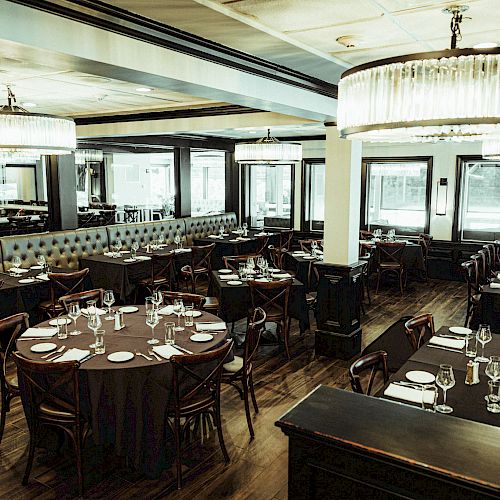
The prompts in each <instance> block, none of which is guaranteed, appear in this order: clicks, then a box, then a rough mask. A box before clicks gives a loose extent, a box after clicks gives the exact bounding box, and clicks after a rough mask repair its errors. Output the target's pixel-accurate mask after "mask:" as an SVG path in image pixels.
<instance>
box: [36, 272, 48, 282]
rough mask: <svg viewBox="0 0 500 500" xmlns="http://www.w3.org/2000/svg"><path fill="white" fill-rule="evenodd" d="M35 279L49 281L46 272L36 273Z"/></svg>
mask: <svg viewBox="0 0 500 500" xmlns="http://www.w3.org/2000/svg"><path fill="white" fill-rule="evenodd" d="M36 279H37V280H42V281H49V277H48V276H47V275H46V274H38V275H37V277H36Z"/></svg>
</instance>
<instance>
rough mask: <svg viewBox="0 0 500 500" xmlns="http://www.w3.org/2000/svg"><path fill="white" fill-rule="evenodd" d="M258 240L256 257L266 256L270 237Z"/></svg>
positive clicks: (258, 237)
mask: <svg viewBox="0 0 500 500" xmlns="http://www.w3.org/2000/svg"><path fill="white" fill-rule="evenodd" d="M256 239H257V250H256V251H255V254H256V255H262V256H265V255H266V254H267V247H268V245H269V236H256Z"/></svg>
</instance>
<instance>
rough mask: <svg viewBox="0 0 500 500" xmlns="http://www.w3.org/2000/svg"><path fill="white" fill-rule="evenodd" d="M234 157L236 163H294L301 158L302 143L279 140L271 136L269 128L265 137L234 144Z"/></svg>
mask: <svg viewBox="0 0 500 500" xmlns="http://www.w3.org/2000/svg"><path fill="white" fill-rule="evenodd" d="M234 158H235V160H236V161H237V162H238V163H246V164H257V163H261V164H277V163H285V164H288V163H296V162H299V161H301V160H302V144H299V143H296V142H280V141H278V139H276V138H275V137H271V129H268V130H267V137H263V138H262V139H259V140H258V141H256V142H240V143H238V144H236V146H235V148H234Z"/></svg>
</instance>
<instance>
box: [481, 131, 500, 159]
mask: <svg viewBox="0 0 500 500" xmlns="http://www.w3.org/2000/svg"><path fill="white" fill-rule="evenodd" d="M482 156H483V158H484V159H485V160H500V136H499V137H490V138H488V139H485V140H484V141H483V155H482Z"/></svg>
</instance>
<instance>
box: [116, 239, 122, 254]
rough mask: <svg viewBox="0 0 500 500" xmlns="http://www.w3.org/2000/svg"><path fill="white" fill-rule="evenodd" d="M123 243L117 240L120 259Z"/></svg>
mask: <svg viewBox="0 0 500 500" xmlns="http://www.w3.org/2000/svg"><path fill="white" fill-rule="evenodd" d="M122 247H123V243H122V241H121V240H116V252H117V253H118V257H120V252H121V251H122Z"/></svg>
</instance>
